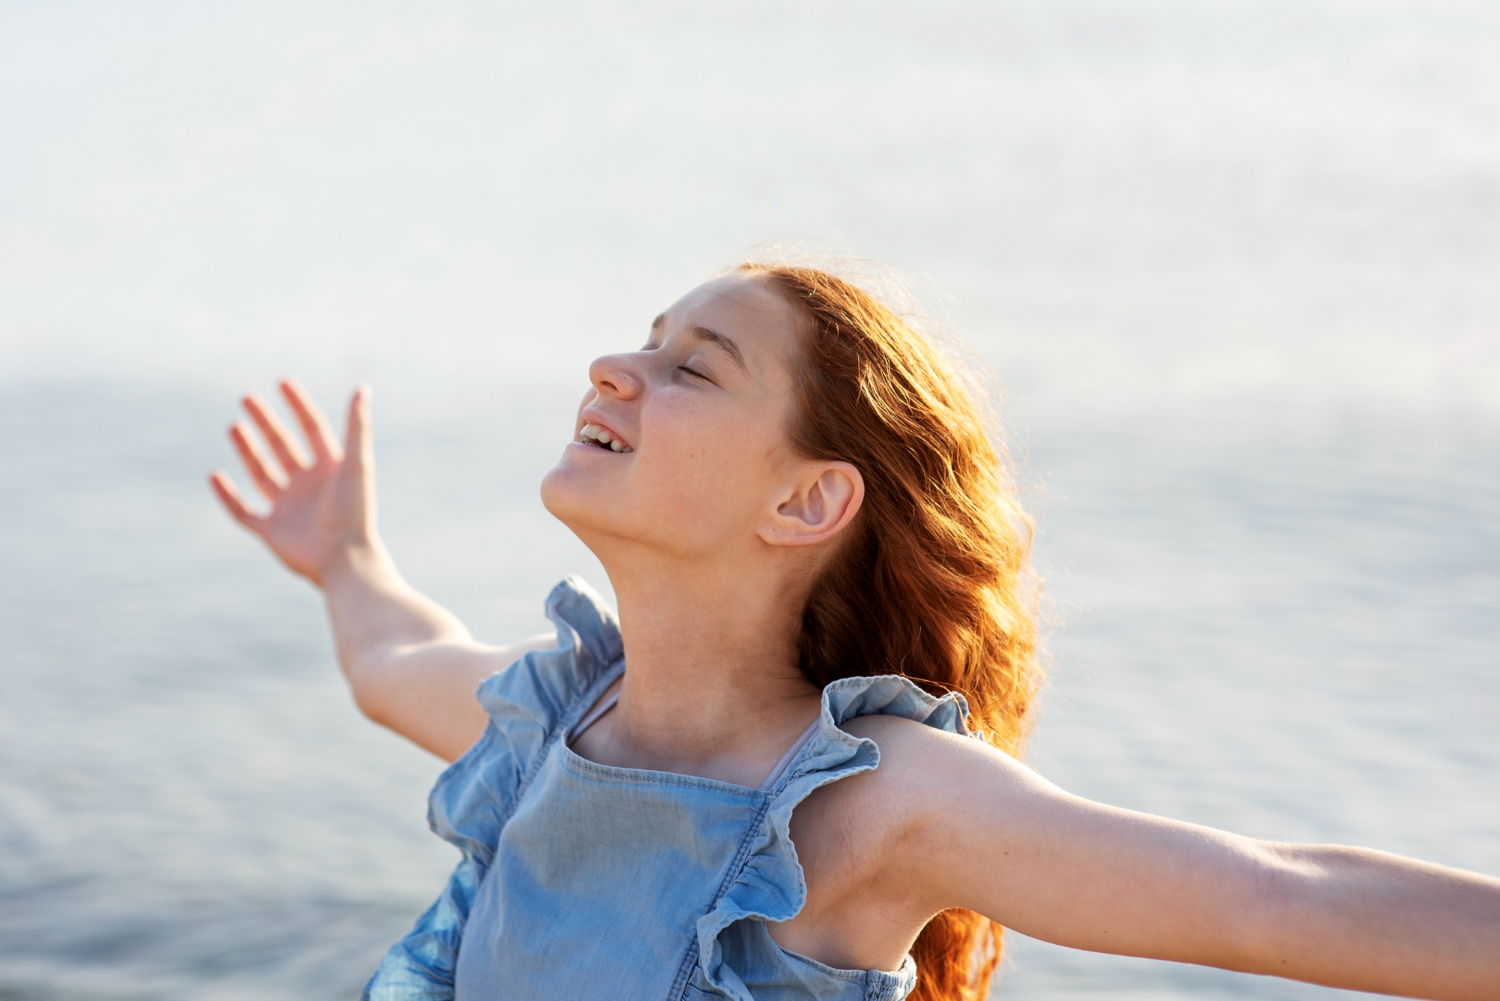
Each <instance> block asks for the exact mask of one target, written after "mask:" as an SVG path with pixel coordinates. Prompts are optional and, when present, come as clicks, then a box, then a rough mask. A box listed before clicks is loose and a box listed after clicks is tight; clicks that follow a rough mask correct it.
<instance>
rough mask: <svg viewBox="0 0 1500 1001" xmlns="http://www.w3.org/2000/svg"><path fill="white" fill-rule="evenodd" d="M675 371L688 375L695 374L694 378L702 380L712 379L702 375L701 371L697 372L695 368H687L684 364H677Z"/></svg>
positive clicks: (708, 380) (709, 380)
mask: <svg viewBox="0 0 1500 1001" xmlns="http://www.w3.org/2000/svg"><path fill="white" fill-rule="evenodd" d="M677 371H679V372H686V373H687V374H688V375H691V376H695V377H696V378H699V379H702V380H703V381H704V382H713V380H712V379H710V378H709V377H708V376H706V375H704V374H703V373H702V372H699V371H698V370H697V369H693V368H688V367H687V366H686V365H678V366H677Z"/></svg>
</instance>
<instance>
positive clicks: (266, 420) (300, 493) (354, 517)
mask: <svg viewBox="0 0 1500 1001" xmlns="http://www.w3.org/2000/svg"><path fill="white" fill-rule="evenodd" d="M281 389H282V394H283V395H284V396H285V397H286V400H287V403H288V405H289V406H290V407H291V409H292V412H293V414H295V415H296V418H297V422H298V424H299V425H301V428H302V431H303V434H304V436H305V438H306V440H307V445H308V448H309V449H310V450H311V456H309V455H308V454H307V452H306V451H304V449H303V447H302V446H301V445H300V444H299V443H298V442H297V440H296V439H295V438H294V437H293V435H292V434H291V432H290V431H288V430H287V428H286V427H284V426H283V425H282V423H281V422H280V420H278V419H277V417H276V414H275V412H274V411H272V410H271V408H270V407H269V406H268V405H267V404H266V403H265V402H264V401H263V400H261V399H259V398H258V397H255V396H249V397H246V399H245V409H246V411H247V412H248V413H249V414H250V417H251V419H252V420H253V421H254V422H255V425H256V427H257V428H258V429H259V431H260V434H261V436H262V437H263V438H264V440H265V443H266V445H267V446H268V447H269V448H270V451H271V455H270V456H268V455H266V454H265V452H264V451H263V449H262V448H261V446H260V444H259V443H258V441H257V440H256V438H255V437H254V436H252V434H251V433H250V429H249V428H248V427H246V426H245V425H243V424H236V425H235V426H234V427H233V428H231V429H230V438H231V439H232V440H233V442H234V445H235V448H236V450H237V451H238V452H239V454H240V458H241V459H242V460H243V461H244V463H245V468H246V471H247V472H248V473H249V474H250V477H251V479H252V480H254V482H255V484H256V486H257V487H258V488H259V490H260V492H261V494H262V495H264V497H265V499H266V501H267V502H268V503H269V505H270V509H269V510H268V511H267V512H266V513H265V514H264V515H261V514H256V513H254V512H253V511H251V510H250V509H249V508H248V507H247V506H246V504H245V503H244V501H243V500H241V498H240V496H239V494H238V492H237V491H236V490H235V488H234V485H233V483H231V482H230V480H229V478H228V477H227V476H226V475H224V474H223V473H220V472H216V473H214V474H213V476H212V478H211V480H210V482H211V483H212V485H213V488H214V491H215V493H217V494H218V496H219V499H220V500H221V501H222V502H223V504H224V506H225V508H227V509H228V511H229V513H230V514H231V515H232V516H233V517H234V518H235V520H236V521H238V522H239V523H240V524H242V525H244V526H245V527H246V528H248V529H249V530H250V531H252V532H254V533H255V534H256V535H258V536H260V538H261V539H262V540H264V541H265V543H266V545H267V546H269V547H270V548H271V551H272V552H274V553H275V554H276V555H277V557H279V558H280V559H281V561H282V562H283V563H285V564H286V565H287V567H288V568H290V569H291V570H292V571H294V572H295V573H298V574H301V575H302V576H304V577H306V578H307V579H308V580H310V581H312V582H313V583H314V584H316V585H317V586H319V587H320V588H322V590H323V593H324V595H325V597H326V598H327V602H328V613H329V619H330V621H331V622H332V625H333V634H334V641H335V645H336V647H337V649H338V656H339V664H340V666H341V667H342V668H343V671H344V675H345V677H346V678H347V679H348V681H349V687H350V690H351V691H352V692H353V695H354V699H355V702H356V703H357V704H358V706H359V708H360V710H361V711H363V712H364V713H365V715H367V716H369V717H370V718H371V719H373V720H375V721H376V722H378V723H381V724H383V725H385V726H388V727H390V728H391V729H392V730H395V731H396V732H397V733H399V734H401V735H402V736H404V737H406V738H408V739H409V740H411V741H413V742H414V743H416V744H417V745H419V746H421V747H424V748H426V749H427V750H429V751H431V752H433V753H434V754H436V755H438V756H439V757H442V758H444V759H446V760H449V761H451V760H453V759H454V758H456V757H458V756H459V755H460V754H462V753H463V752H464V751H465V750H466V749H467V748H468V747H469V746H470V745H471V744H473V742H474V741H475V740H476V739H477V738H478V737H479V735H480V733H482V732H483V730H484V726H485V714H484V710H483V709H482V708H480V706H479V704H478V703H477V702H476V701H475V700H474V689H475V687H476V686H477V685H478V684H479V682H480V681H482V680H484V679H485V678H487V677H489V676H490V675H491V674H493V673H495V672H496V671H498V670H500V669H501V668H503V667H505V666H506V665H507V664H509V663H510V662H511V661H513V660H514V659H515V658H516V657H518V656H520V655H521V654H522V653H524V652H525V651H526V650H529V649H538V648H541V647H545V646H550V645H551V644H552V638H551V637H550V636H544V637H535V638H533V639H531V640H528V641H526V642H523V643H519V644H516V645H514V646H509V647H491V646H486V645H484V644H481V643H478V642H475V640H474V639H473V637H472V636H470V635H469V631H468V629H466V628H465V627H464V625H463V623H462V622H460V621H459V620H458V619H457V618H455V617H454V616H453V614H452V613H450V612H449V611H447V610H446V609H444V608H443V607H442V606H440V605H438V604H437V603H436V602H434V601H432V600H431V599H430V598H427V597H425V596H424V595H422V594H420V593H418V592H417V591H416V589H414V588H413V587H412V586H411V585H410V584H408V583H407V582H406V581H405V580H404V579H402V577H401V574H400V573H399V571H397V569H396V565H395V563H394V562H393V561H392V559H391V557H390V554H389V553H388V552H387V551H386V548H385V546H384V545H383V544H382V543H381V541H380V538H379V535H378V534H377V533H376V530H375V476H374V472H375V470H374V451H373V446H372V444H371V438H370V431H369V391H368V389H361V390H360V391H358V392H357V393H355V394H354V398H353V399H352V400H351V401H350V403H349V415H348V431H347V433H346V435H345V442H344V446H343V447H342V448H341V447H340V445H339V443H338V441H337V440H336V439H335V438H334V436H333V433H332V431H331V430H330V428H329V427H328V422H327V420H326V419H324V417H323V415H322V413H321V412H320V411H319V410H318V408H317V406H316V405H315V404H314V403H313V402H312V400H311V399H309V398H308V396H307V394H306V393H305V392H304V391H303V390H302V389H301V388H300V387H298V386H297V385H296V384H294V383H291V382H283V383H282V386H281ZM273 457H274V458H273Z"/></svg>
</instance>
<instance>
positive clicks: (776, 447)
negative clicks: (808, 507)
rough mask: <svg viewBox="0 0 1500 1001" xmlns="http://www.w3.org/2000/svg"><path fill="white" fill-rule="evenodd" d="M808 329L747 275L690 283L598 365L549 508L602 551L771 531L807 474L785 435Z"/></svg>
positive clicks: (550, 490) (676, 551)
mask: <svg viewBox="0 0 1500 1001" xmlns="http://www.w3.org/2000/svg"><path fill="white" fill-rule="evenodd" d="M798 330H799V318H798V315H797V313H796V312H795V310H794V309H793V307H792V306H791V305H790V304H788V303H787V302H786V300H785V299H783V298H782V297H781V296H780V295H779V294H778V293H776V292H775V291H774V290H772V289H771V288H769V287H767V286H766V285H765V284H763V283H761V282H759V281H757V280H755V279H754V278H750V277H747V276H744V275H739V274H730V275H725V276H723V277H720V278H716V279H714V280H713V281H710V282H708V283H706V284H704V285H701V286H699V287H698V288H696V289H694V290H693V291H691V292H689V293H688V294H687V295H685V296H683V297H682V298H681V299H679V300H678V301H677V302H676V303H674V304H673V305H672V306H671V307H670V308H669V309H668V310H667V311H666V312H665V313H663V314H662V315H660V316H658V317H657V318H656V321H655V322H654V323H653V324H652V325H651V329H650V332H649V334H648V336H647V338H646V343H645V345H644V346H643V347H641V348H640V349H639V350H637V351H630V352H625V353H621V354H612V355H605V356H604V357H602V358H599V359H597V360H596V361H595V362H594V363H593V365H591V366H590V367H589V381H590V382H591V383H592V387H591V388H590V389H589V391H588V392H587V393H585V394H584V397H583V403H582V405H581V406H580V407H579V409H578V415H577V420H576V421H575V424H574V428H573V441H572V442H571V443H570V444H569V445H568V446H567V447H566V448H565V449H564V450H563V455H562V458H561V459H560V460H558V463H557V465H556V466H554V467H553V468H552V470H551V471H550V472H548V473H547V475H546V477H545V478H544V479H543V480H542V502H543V503H544V504H545V505H546V507H547V510H549V511H551V512H552V513H553V514H554V515H556V516H557V517H558V518H559V519H560V520H561V521H562V522H563V523H564V524H566V525H567V526H568V527H569V528H571V529H572V530H573V531H574V532H575V533H576V534H578V536H579V537H580V538H582V539H583V540H584V542H585V543H587V544H589V545H590V546H591V547H594V548H595V551H596V552H599V551H600V550H599V548H598V547H599V545H600V544H603V545H605V546H608V545H609V543H610V542H612V541H613V542H630V543H639V544H645V545H647V546H649V547H650V548H652V549H656V550H660V551H661V552H663V553H664V554H671V555H675V556H681V557H688V558H693V557H704V556H714V555H720V554H725V553H727V552H732V551H734V550H737V549H743V548H744V547H745V546H747V545H753V544H754V542H755V539H756V538H757V536H758V535H759V536H761V537H765V535H766V533H768V532H769V533H772V534H774V533H775V531H776V527H775V525H774V524H772V523H773V522H774V521H775V519H776V512H777V511H778V509H779V508H784V507H785V500H786V498H787V497H788V496H790V494H791V492H794V491H795V489H796V487H795V484H796V482H797V480H798V477H805V476H806V474H807V460H804V459H801V458H800V457H798V456H796V455H795V454H793V453H792V451H791V449H790V447H789V445H788V444H787V440H786V435H785V428H786V427H787V424H788V422H789V420H790V419H791V418H792V416H793V410H794V393H793V388H794V383H793V376H792V364H793V360H794V359H795V358H796V356H797V352H798V350H799V347H798V337H799V335H798ZM605 441H608V442H609V444H603V442H605ZM601 555H602V553H601Z"/></svg>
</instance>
